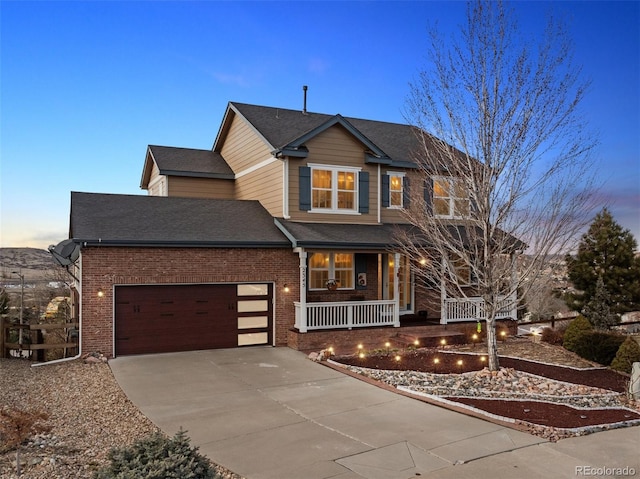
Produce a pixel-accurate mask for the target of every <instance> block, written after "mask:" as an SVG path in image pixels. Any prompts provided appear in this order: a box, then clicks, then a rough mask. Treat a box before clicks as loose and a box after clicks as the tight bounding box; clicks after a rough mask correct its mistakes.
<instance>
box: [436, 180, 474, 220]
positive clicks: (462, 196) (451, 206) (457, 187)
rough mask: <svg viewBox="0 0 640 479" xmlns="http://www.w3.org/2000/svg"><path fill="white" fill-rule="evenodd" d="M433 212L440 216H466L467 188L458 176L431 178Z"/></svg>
mask: <svg viewBox="0 0 640 479" xmlns="http://www.w3.org/2000/svg"><path fill="white" fill-rule="evenodd" d="M433 214H434V215H435V216H437V217H440V218H468V217H469V190H468V189H467V187H466V185H465V184H464V181H462V180H461V179H459V178H452V177H445V176H437V177H434V178H433Z"/></svg>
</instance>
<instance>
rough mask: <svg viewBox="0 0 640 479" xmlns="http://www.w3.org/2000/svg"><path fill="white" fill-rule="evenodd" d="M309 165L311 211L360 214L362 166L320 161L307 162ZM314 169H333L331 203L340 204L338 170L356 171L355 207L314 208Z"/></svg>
mask: <svg viewBox="0 0 640 479" xmlns="http://www.w3.org/2000/svg"><path fill="white" fill-rule="evenodd" d="M307 166H308V167H310V168H311V210H309V213H331V214H338V215H340V214H343V215H359V214H361V213H360V211H359V210H360V205H359V202H358V198H359V196H358V195H359V193H360V192H359V188H360V172H361V171H362V168H358V167H353V166H338V165H322V164H319V163H307ZM314 170H326V171H331V204H332V205H337V204H338V172H348V173H355V174H356V179H355V189H354V190H353V194H354V198H353V205H354V207H353V209H348V210H347V209H344V208H336V207H334V208H314V207H313V171H314Z"/></svg>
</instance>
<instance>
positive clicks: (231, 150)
mask: <svg viewBox="0 0 640 479" xmlns="http://www.w3.org/2000/svg"><path fill="white" fill-rule="evenodd" d="M220 154H221V155H222V157H223V158H224V159H225V161H226V162H227V163H228V164H229V166H230V167H231V169H232V170H233V172H234V173H235V174H240V173H242V171H243V170H246V169H247V168H250V167H251V166H253V165H256V164H258V163H260V162H261V161H264V160H266V159H268V158H270V157H271V156H272V155H271V151H270V148H269V147H268V145H266V144H265V143H264V141H263V140H262V139H261V138H260V137H259V136H258V135H257V134H256V133H255V131H254V130H253V129H252V127H251V126H250V125H248V124H247V123H246V122H245V121H244V120H242V119H241V118H239V117H238V116H236V117H234V119H233V121H232V123H231V127H230V129H229V133H228V135H227V138H226V140H225V142H224V145H222V150H221V151H220Z"/></svg>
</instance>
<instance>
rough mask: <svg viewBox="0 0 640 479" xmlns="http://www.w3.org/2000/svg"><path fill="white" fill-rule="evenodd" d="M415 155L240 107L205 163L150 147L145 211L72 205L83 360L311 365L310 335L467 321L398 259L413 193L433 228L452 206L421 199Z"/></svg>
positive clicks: (291, 116) (297, 116)
mask: <svg viewBox="0 0 640 479" xmlns="http://www.w3.org/2000/svg"><path fill="white" fill-rule="evenodd" d="M417 147H418V144H417V140H416V137H415V135H414V131H413V130H412V127H410V126H408V125H403V124H395V123H385V122H380V121H371V120H362V119H356V118H346V117H343V116H341V115H328V114H319V113H310V112H306V111H294V110H287V109H282V108H273V107H264V106H256V105H248V104H242V103H229V104H228V106H227V109H226V111H225V112H224V116H223V118H222V123H221V126H220V129H219V131H218V134H217V136H216V138H215V141H214V144H213V147H212V149H211V150H196V149H189V148H176V147H168V146H149V147H148V149H147V152H146V157H145V160H144V166H143V170H142V177H141V183H140V186H141V188H142V189H144V190H147V192H148V193H149V195H148V196H142V195H140V196H131V195H112V194H95V193H78V192H73V193H72V194H71V221H70V238H71V239H73V241H74V242H76V243H77V244H79V245H80V246H81V252H80V257H79V260H78V261H77V262H76V265H77V271H76V277H77V279H78V281H77V283H76V285H75V294H74V297H75V301H74V302H75V304H76V310H77V314H78V315H79V317H80V321H81V342H82V344H81V349H82V350H83V351H95V350H100V351H102V352H104V353H106V354H108V355H125V354H140V353H155V352H166V351H183V350H191V349H209V348H228V347H239V346H246V345H274V346H287V345H288V346H290V347H293V348H297V349H309V348H313V347H317V346H318V342H317V341H316V340H314V339H313V338H320V336H318V335H316V336H314V335H313V334H314V333H317V332H318V331H324V335H323V336H322V341H326V340H327V338H329V339H331V338H332V337H337V335H340V334H347V333H348V334H350V335H351V337H354V338H356V337H358V334H360V335H362V336H364V335H366V331H369V328H372V327H380V326H387V327H393V326H396V327H398V326H400V325H401V324H403V322H404V321H405V319H408V318H415V317H416V316H418V315H419V316H420V317H425V316H428V317H429V318H432V319H433V318H435V319H436V320H437V321H439V322H440V323H443V324H446V323H455V322H462V321H468V320H471V319H474V318H472V317H471V316H470V313H465V311H467V312H468V311H471V310H472V309H473V308H469V307H467V308H465V307H460V306H465V304H466V305H467V306H469V305H471V304H472V303H473V304H477V301H479V298H471V299H466V300H462V299H458V298H448V297H446V296H445V295H444V293H443V288H440V287H439V286H438V285H425V284H419V282H417V281H416V280H415V277H414V271H415V268H418V267H424V266H423V265H417V264H412V263H411V262H410V261H409V260H408V259H407V258H405V257H403V256H402V255H401V254H400V252H399V251H400V250H399V249H398V248H397V244H396V243H395V239H394V235H395V232H396V231H397V229H398V228H410V225H408V224H406V222H405V219H404V217H403V214H402V212H403V209H405V208H411V207H412V205H411V197H412V195H411V194H410V193H411V192H414V193H415V192H417V191H419V190H420V191H422V190H424V194H427V195H430V196H431V195H434V194H435V195H436V196H437V198H435V199H436V200H437V201H438V205H439V209H438V210H436V211H435V212H434V214H441V215H453V213H452V209H453V208H454V206H453V205H454V203H455V202H456V201H457V202H458V203H459V202H460V200H461V199H460V198H453V195H454V193H453V192H451V193H447V191H452V190H453V189H446V188H437V187H436V188H435V193H434V188H433V186H434V184H431V185H430V187H428V188H426V189H425V187H424V181H422V180H419V179H418V177H417V176H416V173H417V171H416V165H415V164H414V163H413V161H412V151H414V150H415V149H416V148H417ZM451 180H452V179H450V178H446V177H442V176H439V177H437V178H434V181H435V186H438V185H439V184H440V186H442V185H444V184H445V183H446V182H448V181H451ZM462 200H463V201H464V198H462ZM467 201H468V198H467ZM458 203H457V204H458ZM467 210H468V208H467ZM459 274H461V275H465V274H467V275H469V272H468V271H466V272H465V271H462V270H461V271H460V272H459ZM469 283H470V287H472V286H473V285H472V284H471V283H472V280H471V278H469ZM453 306H456V307H453ZM501 317H503V318H508V317H513V318H515V312H513V311H503V312H502V313H501Z"/></svg>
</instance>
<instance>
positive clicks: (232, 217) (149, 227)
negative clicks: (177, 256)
mask: <svg viewBox="0 0 640 479" xmlns="http://www.w3.org/2000/svg"><path fill="white" fill-rule="evenodd" d="M69 236H70V237H71V238H73V239H74V240H77V241H78V242H87V243H88V244H102V245H139V246H145V245H148V246H217V247H223V246H230V247H290V246H291V243H290V242H289V241H287V239H286V237H285V236H284V235H283V234H282V233H281V232H280V230H279V229H278V228H277V227H276V226H275V224H274V222H273V218H272V217H271V215H270V214H269V213H268V212H267V211H266V210H265V209H264V208H263V207H262V206H261V205H260V203H259V202H258V201H240V200H214V199H199V198H176V197H165V196H143V195H115V194H99V193H79V192H72V193H71V222H70V230H69Z"/></svg>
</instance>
